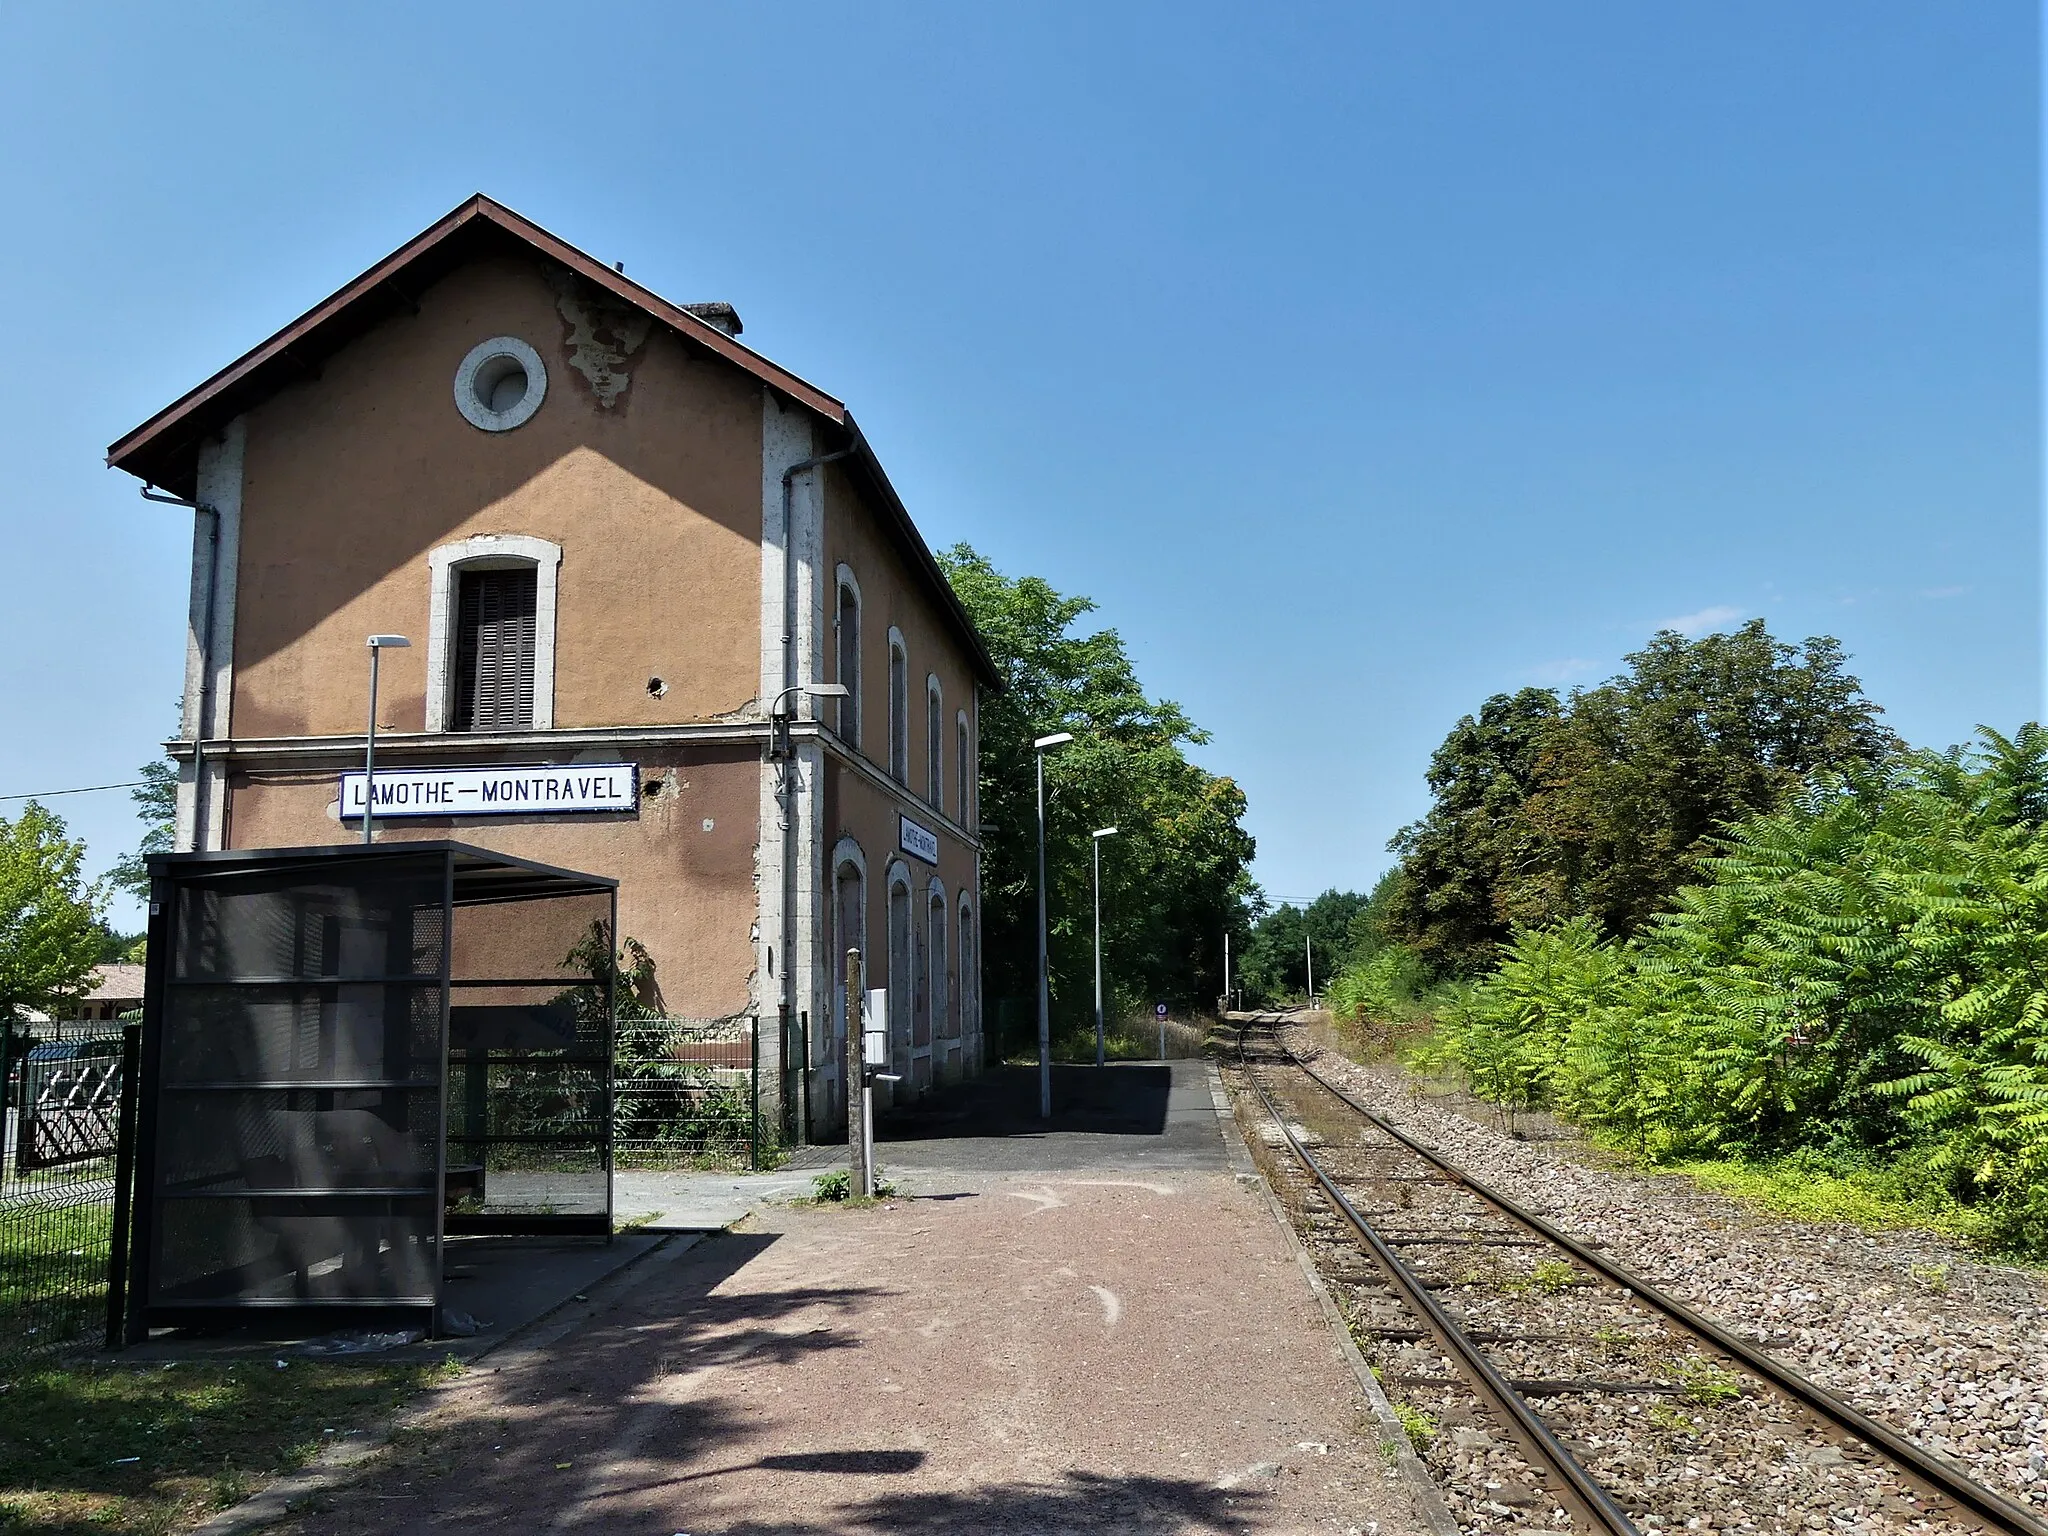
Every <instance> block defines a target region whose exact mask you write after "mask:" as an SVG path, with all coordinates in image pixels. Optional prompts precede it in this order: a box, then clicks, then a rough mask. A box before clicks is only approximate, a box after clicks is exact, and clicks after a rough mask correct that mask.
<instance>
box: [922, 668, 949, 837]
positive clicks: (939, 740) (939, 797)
mask: <svg viewBox="0 0 2048 1536" xmlns="http://www.w3.org/2000/svg"><path fill="white" fill-rule="evenodd" d="M945 741H946V695H945V694H944V692H943V691H941V689H940V688H939V675H938V673H936V672H927V673H926V674H925V679H924V797H925V799H926V800H928V801H930V802H931V807H932V809H933V810H935V811H943V810H945V808H946V756H945V753H944V752H943V751H942V750H941V749H942V748H943V747H944V745H945Z"/></svg>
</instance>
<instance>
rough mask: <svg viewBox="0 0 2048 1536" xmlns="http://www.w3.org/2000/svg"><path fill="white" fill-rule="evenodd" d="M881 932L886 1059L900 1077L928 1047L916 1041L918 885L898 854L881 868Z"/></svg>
mask: <svg viewBox="0 0 2048 1536" xmlns="http://www.w3.org/2000/svg"><path fill="white" fill-rule="evenodd" d="M898 891H901V892H902V893H903V924H904V926H903V930H902V934H903V983H904V985H903V991H902V996H901V997H899V996H898V995H897V987H896V936H897V929H896V893H897V892H898ZM882 932H883V935H884V938H883V943H884V944H885V946H886V947H885V948H884V949H883V951H882V979H883V986H884V987H885V988H886V989H887V991H888V993H889V1042H888V1055H889V1060H890V1063H891V1064H892V1066H893V1067H894V1069H895V1071H896V1072H897V1073H898V1074H899V1075H900V1076H902V1077H904V1078H908V1077H909V1076H910V1063H911V1062H912V1061H913V1060H914V1059H916V1058H917V1057H918V1056H920V1055H929V1054H930V1052H931V1047H930V1045H929V1044H927V1045H918V1044H917V1043H916V1041H917V994H918V991H919V987H918V974H917V973H918V962H919V959H920V957H919V954H918V949H919V947H920V946H919V945H918V942H917V885H916V883H915V882H914V881H912V879H911V878H910V866H909V865H908V864H906V863H904V862H903V860H901V859H900V858H891V859H890V860H889V863H888V866H887V867H886V868H885V869H884V870H883V871H882ZM908 1089H909V1084H908V1083H904V1084H902V1085H900V1086H898V1088H897V1089H896V1093H897V1094H898V1095H901V1096H904V1097H908Z"/></svg>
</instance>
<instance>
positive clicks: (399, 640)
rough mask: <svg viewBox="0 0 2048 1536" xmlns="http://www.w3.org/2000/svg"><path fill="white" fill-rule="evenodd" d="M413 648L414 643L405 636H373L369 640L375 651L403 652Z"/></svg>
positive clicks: (371, 647)
mask: <svg viewBox="0 0 2048 1536" xmlns="http://www.w3.org/2000/svg"><path fill="white" fill-rule="evenodd" d="M411 646H412V642H411V641H410V640H408V639H406V638H405V636H403V635H372V636H370V639H369V647H370V649H371V650H373V651H403V650H407V649H410V648H411Z"/></svg>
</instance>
